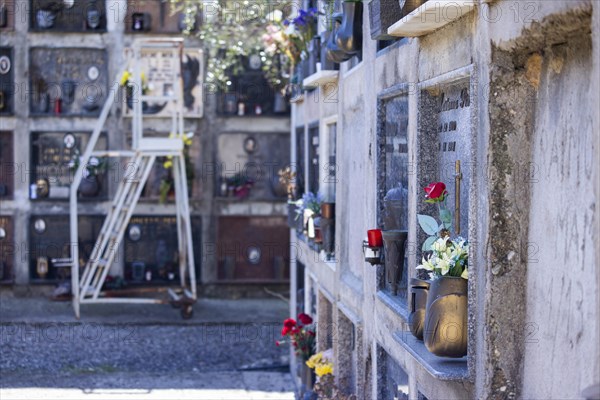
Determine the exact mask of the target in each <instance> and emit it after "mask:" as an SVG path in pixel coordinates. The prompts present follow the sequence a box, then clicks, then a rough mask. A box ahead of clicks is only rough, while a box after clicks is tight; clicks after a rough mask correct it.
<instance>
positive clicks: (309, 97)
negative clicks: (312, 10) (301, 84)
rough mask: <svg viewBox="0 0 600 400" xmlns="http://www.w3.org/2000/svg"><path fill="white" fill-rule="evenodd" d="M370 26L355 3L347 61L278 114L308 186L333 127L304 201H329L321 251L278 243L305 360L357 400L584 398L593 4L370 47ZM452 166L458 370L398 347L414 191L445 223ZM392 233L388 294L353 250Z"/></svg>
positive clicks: (590, 255) (294, 238)
mask: <svg viewBox="0 0 600 400" xmlns="http://www.w3.org/2000/svg"><path fill="white" fill-rule="evenodd" d="M430 1H434V0H430ZM369 17H370V16H369V7H368V6H367V4H365V12H364V16H363V49H362V59H358V60H357V59H356V58H354V59H352V60H350V61H346V62H343V63H341V64H340V68H339V73H338V74H337V75H336V74H333V75H335V76H334V77H333V78H331V79H330V82H328V83H327V84H321V85H318V86H317V88H316V89H314V88H309V89H308V88H305V89H307V90H304V91H303V92H302V96H299V97H298V98H296V99H295V100H296V102H295V103H294V105H293V109H292V129H291V133H292V139H291V143H292V148H291V154H292V161H293V162H295V163H296V165H300V166H301V167H303V170H301V171H300V173H301V174H302V175H304V176H305V177H310V175H311V174H315V173H316V172H315V171H314V170H313V168H312V167H311V166H314V165H316V163H315V162H313V158H314V157H312V156H310V155H309V152H307V151H306V150H305V149H309V148H310V146H311V145H313V144H314V140H313V139H312V136H311V134H314V132H315V129H316V130H318V132H319V133H318V142H317V143H318V152H319V156H318V157H317V159H318V160H319V164H318V166H319V168H318V169H316V170H317V171H319V172H318V174H319V175H318V176H319V177H320V178H324V177H328V176H327V175H326V173H327V174H328V173H329V172H327V171H328V170H327V168H324V167H323V165H325V164H326V161H327V160H329V159H330V158H329V157H331V155H332V154H333V153H332V149H331V145H328V144H329V143H331V142H332V141H331V137H332V135H333V134H332V128H333V127H335V130H334V131H335V160H336V162H335V164H336V173H335V183H334V184H333V186H335V191H333V189H332V187H331V183H327V179H320V180H319V181H320V182H321V183H320V185H319V188H320V190H321V191H324V192H327V193H328V196H329V197H330V198H329V201H335V207H336V222H335V223H336V234H335V235H336V236H335V254H334V255H329V257H328V256H326V255H325V254H324V252H322V251H321V252H319V249H318V248H315V246H314V245H313V244H312V243H311V242H310V241H309V240H307V239H306V238H305V237H304V235H303V234H302V233H300V232H298V231H297V230H296V229H291V230H290V234H291V242H292V253H293V254H294V255H295V257H292V258H293V260H292V297H293V298H292V300H293V301H292V305H291V313H292V314H297V312H298V311H299V310H303V311H305V312H308V313H312V314H316V315H317V317H316V319H317V321H318V333H317V337H318V340H317V342H318V347H319V350H324V349H326V348H328V347H333V349H334V354H335V373H336V378H337V379H338V384H339V386H340V387H342V388H343V389H344V390H345V391H346V392H348V393H355V394H356V395H357V397H358V398H359V399H387V398H394V396H397V398H410V399H422V398H428V399H465V398H473V399H475V398H477V399H484V398H485V399H488V398H500V399H503V398H507V399H510V398H524V399H542V398H556V399H558V398H560V399H576V398H582V396H583V395H582V391H584V389H586V388H587V387H589V386H591V385H594V384H597V383H598V382H599V381H600V364H599V362H598V360H600V346H599V344H598V343H600V338H599V336H598V335H599V334H598V332H599V327H598V321H599V317H600V315H599V311H598V301H599V299H598V289H599V283H600V281H599V279H600V272H599V270H598V268H597V266H598V257H599V247H598V246H599V244H598V241H597V240H596V239H597V237H598V233H599V232H598V216H597V212H596V211H597V206H596V202H597V199H598V195H599V185H598V179H599V171H598V165H599V163H598V155H597V152H598V132H599V131H600V126H599V122H600V121H599V119H598V107H597V105H598V101H599V95H598V93H600V90H598V89H600V87H599V82H600V75H599V74H600V70H599V65H598V61H599V59H600V58H599V50H598V33H599V30H600V25H599V24H600V22H599V21H600V20H599V17H600V14H599V7H598V5H597V4H596V3H595V2H590V1H552V2H549V1H531V2H512V1H490V2H485V1H481V2H476V6H475V7H474V9H473V10H471V11H470V12H467V13H465V15H463V16H462V17H461V18H458V19H456V20H455V21H453V22H451V23H449V24H446V25H445V26H443V27H440V28H439V29H437V30H435V31H433V32H428V33H426V34H424V35H421V36H419V37H405V38H402V39H399V40H396V41H395V42H393V43H391V44H389V43H387V44H389V46H387V47H385V48H383V49H381V48H382V47H383V44H382V43H378V42H377V41H375V40H371V38H370V28H369ZM305 82H306V81H305ZM331 82H334V84H332V83H331ZM456 160H460V163H461V172H462V174H463V175H462V178H463V179H462V181H461V189H460V202H461V210H462V213H461V219H460V228H461V234H462V235H463V236H465V237H467V238H468V240H469V242H470V244H471V254H470V259H469V292H468V296H469V306H468V355H467V356H466V357H464V358H461V359H444V358H439V357H436V356H433V355H431V354H430V353H429V352H428V351H427V350H426V348H425V347H424V345H423V342H420V341H418V340H416V339H414V338H413V337H412V335H411V334H410V331H409V326H408V321H407V318H408V314H409V311H410V307H411V296H410V291H409V289H408V283H407V282H408V280H409V279H410V278H411V277H416V276H417V273H416V270H415V267H416V266H417V265H418V264H419V262H420V260H421V254H420V251H418V250H417V249H420V247H421V243H422V241H423V239H424V236H423V234H422V233H421V229H420V228H419V226H418V224H417V218H416V214H417V213H428V214H430V213H431V214H433V213H434V212H435V210H434V209H432V208H429V207H430V206H426V205H425V204H424V202H423V194H424V192H423V189H422V188H423V187H424V186H426V185H427V184H428V183H429V182H432V181H438V180H441V181H444V182H445V183H446V184H447V185H448V189H449V192H450V193H451V196H450V197H451V199H450V201H451V206H452V208H453V207H454V201H455V200H454V194H455V190H456V186H455V176H454V173H455V167H456ZM305 180H307V179H305ZM394 188H395V189H396V191H392V192H390V189H394ZM398 189H399V190H398ZM306 190H308V189H306ZM332 193H335V195H334V196H333V195H332ZM394 193H395V194H396V195H399V196H400V197H399V198H397V199H400V203H399V204H400V205H399V210H400V211H401V212H400V214H392V217H391V219H390V217H389V209H388V208H387V206H386V202H385V201H384V200H385V199H384V197H385V196H391V194H394ZM394 215H396V216H394ZM398 215H400V217H398ZM390 221H391V222H390ZM392 223H393V224H397V225H398V226H395V227H394V228H397V229H406V230H408V232H409V236H408V242H409V245H408V247H407V249H409V250H408V251H407V253H408V255H407V260H406V264H405V271H406V272H405V276H404V277H403V278H402V279H401V281H400V285H399V288H398V290H397V292H396V293H395V294H394V291H393V290H392V288H390V287H389V285H388V284H387V283H386V282H385V277H384V276H383V273H384V272H383V267H382V266H371V265H370V264H368V263H366V262H365V261H364V257H363V253H362V248H361V244H362V240H363V238H364V237H365V236H366V232H367V230H368V229H373V228H386V229H389V228H390V224H392ZM386 225H387V226H386ZM294 369H297V365H295V366H294ZM403 396H406V397H403Z"/></svg>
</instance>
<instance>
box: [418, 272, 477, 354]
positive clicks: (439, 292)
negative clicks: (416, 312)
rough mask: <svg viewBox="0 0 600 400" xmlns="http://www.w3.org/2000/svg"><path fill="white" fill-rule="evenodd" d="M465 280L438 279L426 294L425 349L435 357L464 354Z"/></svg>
mask: <svg viewBox="0 0 600 400" xmlns="http://www.w3.org/2000/svg"><path fill="white" fill-rule="evenodd" d="M467 290H468V281H467V280H466V279H463V278H460V277H451V276H448V277H445V276H444V277H439V278H437V279H434V280H433V281H431V283H430V285H429V293H428V295H427V309H426V313H425V330H424V331H423V339H424V341H425V347H427V350H429V351H430V352H431V353H433V354H435V355H436V356H439V357H454V358H457V357H463V356H466V355H467V336H468V333H467V306H468V302H467Z"/></svg>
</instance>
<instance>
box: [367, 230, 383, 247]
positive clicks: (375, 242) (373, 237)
mask: <svg viewBox="0 0 600 400" xmlns="http://www.w3.org/2000/svg"><path fill="white" fill-rule="evenodd" d="M367 238H368V241H369V247H383V236H381V229H369V230H368V231H367Z"/></svg>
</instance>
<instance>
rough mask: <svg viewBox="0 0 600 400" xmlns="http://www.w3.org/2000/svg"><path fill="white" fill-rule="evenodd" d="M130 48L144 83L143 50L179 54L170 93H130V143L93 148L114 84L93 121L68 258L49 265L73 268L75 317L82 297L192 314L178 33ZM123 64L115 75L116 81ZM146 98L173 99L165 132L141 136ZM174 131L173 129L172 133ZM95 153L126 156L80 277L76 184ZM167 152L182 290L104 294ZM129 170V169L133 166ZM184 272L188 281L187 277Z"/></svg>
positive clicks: (137, 78) (73, 206) (72, 200)
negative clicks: (163, 295)
mask: <svg viewBox="0 0 600 400" xmlns="http://www.w3.org/2000/svg"><path fill="white" fill-rule="evenodd" d="M132 50H133V59H132V60H131V61H132V62H133V74H132V75H133V79H134V84H135V86H134V87H137V88H142V78H141V76H142V74H141V72H142V71H141V65H140V60H141V58H142V57H143V56H144V53H145V52H147V51H151V52H154V53H156V52H166V53H170V54H171V56H172V57H175V60H177V62H176V63H175V64H176V67H175V70H174V71H173V75H174V81H173V94H172V95H161V96H155V95H154V96H146V95H144V94H142V93H141V90H139V91H138V93H135V91H134V93H133V118H132V149H131V150H116V151H113V150H111V151H95V150H94V148H95V146H96V143H97V141H98V138H99V137H100V132H101V130H102V128H103V127H104V124H105V122H106V118H107V116H108V114H109V111H110V109H111V107H112V104H113V102H114V101H115V96H116V92H117V91H116V90H111V91H110V93H109V95H108V98H107V100H106V103H105V104H104V107H103V109H102V112H101V114H100V117H99V118H98V121H97V123H96V126H95V128H94V131H93V133H92V135H91V137H90V141H89V143H88V145H87V147H86V149H85V152H84V153H83V155H82V157H81V162H80V164H79V167H78V168H77V171H76V172H75V176H74V178H73V182H72V184H71V190H70V193H69V205H70V242H71V247H70V249H71V255H70V257H69V258H68V259H54V260H52V261H53V265H55V266H58V267H61V266H62V267H70V268H71V288H72V294H73V310H74V312H75V316H76V317H77V318H79V317H80V305H81V304H84V303H159V304H162V303H167V302H170V303H171V304H173V305H176V306H180V307H182V315H183V316H184V318H189V317H190V316H191V310H192V309H191V307H192V304H193V303H194V302H195V301H196V298H197V292H196V276H195V269H194V254H193V247H192V233H191V232H192V230H191V221H190V208H189V203H188V190H187V181H186V176H187V175H186V167H185V159H184V155H183V148H184V145H183V141H182V137H183V134H184V132H183V84H182V77H181V56H182V52H183V40H182V39H170V38H169V39H162V38H156V39H141V40H137V41H136V42H135V43H134V45H133V46H132ZM124 72H125V69H124V70H123V71H121V73H120V74H119V75H118V76H117V81H119V80H120V77H121V76H122V74H123V73H124ZM145 101H154V102H157V101H160V102H172V103H173V107H170V110H172V112H171V121H172V124H171V125H172V129H171V134H172V135H170V136H169V137H168V138H144V134H143V110H142V103H143V102H145ZM173 134H175V135H173ZM92 156H95V157H130V163H129V164H128V168H126V170H125V173H126V175H125V176H124V177H123V179H122V180H121V182H120V183H119V186H118V188H117V192H116V194H115V198H114V200H113V202H112V204H111V206H110V210H109V211H108V214H107V216H106V219H105V220H104V224H103V226H102V228H101V230H100V234H99V236H98V238H97V240H96V243H95V246H94V249H93V251H92V254H91V256H90V259H89V260H88V261H87V262H86V264H85V267H84V270H83V273H82V275H81V277H80V276H79V268H80V265H79V244H78V225H77V218H78V215H77V188H78V187H79V184H80V182H81V180H82V178H83V170H84V168H85V166H86V165H87V164H88V162H89V161H90V158H91V157H92ZM163 156H171V157H172V162H173V180H174V186H175V187H174V188H175V203H176V220H177V234H178V235H177V236H178V254H179V276H180V284H181V293H180V294H177V293H176V292H175V291H172V290H171V289H169V295H170V299H168V300H163V299H157V298H139V297H106V296H103V294H104V293H103V292H102V286H103V284H104V282H105V280H106V277H107V276H108V273H109V271H110V268H111V266H112V264H113V261H114V260H115V255H116V253H117V250H118V247H119V244H120V243H121V242H122V240H123V237H124V235H125V230H126V228H127V224H128V223H129V220H130V219H131V216H132V215H133V212H134V209H135V206H136V204H137V202H138V200H139V198H140V195H141V193H142V190H143V188H144V184H145V183H146V181H147V180H148V176H149V175H150V171H151V170H152V166H153V165H154V163H155V161H156V158H157V157H163ZM132 171H133V172H132ZM186 276H187V277H188V278H189V282H187V283H186Z"/></svg>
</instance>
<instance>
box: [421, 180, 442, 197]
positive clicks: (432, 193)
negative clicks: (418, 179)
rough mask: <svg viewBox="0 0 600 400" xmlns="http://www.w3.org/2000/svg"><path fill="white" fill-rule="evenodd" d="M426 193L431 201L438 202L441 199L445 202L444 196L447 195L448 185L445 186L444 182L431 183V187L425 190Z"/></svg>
mask: <svg viewBox="0 0 600 400" xmlns="http://www.w3.org/2000/svg"><path fill="white" fill-rule="evenodd" d="M424 190H425V193H427V194H426V195H425V197H426V198H428V199H431V200H436V199H439V200H440V201H441V200H444V196H445V195H446V193H447V192H446V185H445V184H444V182H434V183H431V184H430V185H429V186H427V187H426V188H424Z"/></svg>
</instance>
